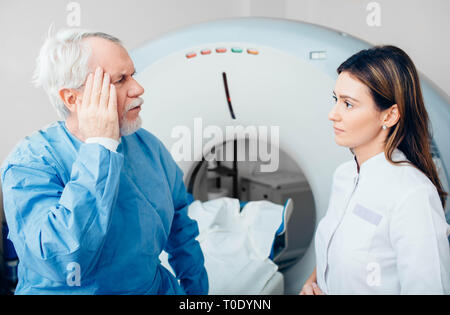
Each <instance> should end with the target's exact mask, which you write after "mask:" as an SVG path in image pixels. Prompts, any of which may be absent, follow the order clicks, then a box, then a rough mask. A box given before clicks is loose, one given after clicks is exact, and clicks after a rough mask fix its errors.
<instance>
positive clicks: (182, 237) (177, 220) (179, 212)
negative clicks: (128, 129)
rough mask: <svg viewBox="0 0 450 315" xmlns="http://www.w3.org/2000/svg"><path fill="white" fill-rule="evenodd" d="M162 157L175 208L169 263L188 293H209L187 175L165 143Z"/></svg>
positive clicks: (168, 244)
mask: <svg viewBox="0 0 450 315" xmlns="http://www.w3.org/2000/svg"><path fill="white" fill-rule="evenodd" d="M161 154H162V157H161V158H162V160H163V164H164V165H165V167H166V174H167V176H168V180H169V184H170V186H171V189H172V198H173V203H174V208H175V209H174V210H175V214H174V218H173V221H172V226H171V229H170V234H169V238H168V240H167V243H166V247H165V251H166V252H167V253H168V254H169V264H170V266H171V267H172V268H173V270H174V271H175V273H176V275H177V278H178V279H179V280H180V283H181V286H182V288H183V290H184V291H185V292H186V293H187V294H208V289H209V284H208V275H207V273H206V269H205V261H204V256H203V252H202V250H201V248H200V244H199V243H198V242H197V241H196V240H195V238H196V237H197V236H198V234H199V230H198V225H197V222H196V221H195V220H192V219H190V218H189V216H188V213H187V211H188V206H189V202H188V201H189V199H188V194H187V192H186V187H185V185H184V182H183V172H182V171H181V169H180V168H179V167H178V165H177V164H176V163H175V161H174V160H173V158H172V156H171V155H170V153H169V152H168V151H167V150H166V148H164V146H163V145H162V144H161Z"/></svg>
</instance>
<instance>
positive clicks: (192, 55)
mask: <svg viewBox="0 0 450 315" xmlns="http://www.w3.org/2000/svg"><path fill="white" fill-rule="evenodd" d="M194 57H197V54H196V53H195V52H190V53H188V54H186V58H188V59H191V58H194Z"/></svg>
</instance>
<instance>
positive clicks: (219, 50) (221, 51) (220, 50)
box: [216, 48, 227, 54]
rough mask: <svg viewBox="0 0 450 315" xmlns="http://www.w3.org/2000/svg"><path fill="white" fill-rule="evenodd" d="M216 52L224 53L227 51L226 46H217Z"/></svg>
mask: <svg viewBox="0 0 450 315" xmlns="http://www.w3.org/2000/svg"><path fill="white" fill-rule="evenodd" d="M216 52H217V53H219V54H223V53H226V52H227V49H226V48H217V49H216Z"/></svg>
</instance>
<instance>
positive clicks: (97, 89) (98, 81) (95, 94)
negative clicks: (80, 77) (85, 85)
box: [91, 67, 103, 105]
mask: <svg viewBox="0 0 450 315" xmlns="http://www.w3.org/2000/svg"><path fill="white" fill-rule="evenodd" d="M102 83H103V69H102V68H100V67H98V68H97V70H95V76H94V85H93V86H92V94H91V105H98V103H99V101H100V93H101V89H102Z"/></svg>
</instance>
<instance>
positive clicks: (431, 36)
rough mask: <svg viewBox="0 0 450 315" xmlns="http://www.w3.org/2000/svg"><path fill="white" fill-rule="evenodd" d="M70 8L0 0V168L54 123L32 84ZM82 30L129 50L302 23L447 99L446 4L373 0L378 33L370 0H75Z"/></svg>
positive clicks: (48, 0) (442, 0) (52, 0)
mask: <svg viewBox="0 0 450 315" xmlns="http://www.w3.org/2000/svg"><path fill="white" fill-rule="evenodd" d="M69 2H70V1H62V0H40V1H29V0H0V39H1V43H2V45H1V49H0V91H1V100H2V105H1V107H0V161H3V159H4V158H5V157H6V155H7V154H8V153H9V152H10V151H11V150H12V148H13V146H14V145H15V144H16V143H17V142H18V141H19V140H20V139H22V138H23V137H24V136H26V135H28V134H30V133H32V132H33V131H35V130H37V129H39V128H41V127H42V126H44V125H46V124H47V123H50V122H52V121H54V120H56V119H58V117H57V116H56V114H55V112H54V110H53V108H52V107H51V106H50V103H49V101H48V99H47V96H46V95H45V93H44V92H43V91H42V90H40V89H36V88H34V87H33V86H32V85H31V83H30V80H31V76H32V73H33V69H34V65H35V58H36V56H37V54H38V51H39V48H40V46H41V45H42V43H43V40H44V38H45V36H46V32H47V30H48V27H49V25H50V24H51V23H52V22H54V23H55V26H56V28H61V27H65V26H66V25H67V22H66V21H67V16H68V15H69V13H70V12H69V11H67V10H66V6H67V4H68V3H69ZM77 2H78V3H79V4H80V7H81V27H83V28H89V29H93V30H100V31H104V32H107V33H111V34H113V35H115V36H117V37H119V38H121V39H122V40H123V41H124V42H125V44H126V46H127V47H128V48H129V49H133V48H135V47H137V46H139V45H140V44H142V43H144V42H145V41H147V40H150V39H152V38H155V37H156V36H158V35H161V34H163V33H165V32H168V31H171V30H174V29H177V28H180V27H183V26H186V25H190V24H194V23H199V22H204V21H210V20H215V19H221V18H230V17H244V16H265V17H277V18H288V19H293V20H300V21H306V22H310V23H315V24H319V25H324V26H327V27H330V28H335V29H338V30H341V31H344V32H346V33H348V34H351V35H354V36H357V37H359V38H361V39H364V40H366V41H368V42H371V43H373V44H385V43H390V44H394V45H398V46H400V47H401V48H403V49H405V50H406V51H407V52H408V53H409V55H410V56H411V57H412V59H413V60H414V61H415V63H416V65H417V67H418V69H419V70H420V71H421V72H422V73H424V74H425V75H426V76H428V78H430V79H431V80H432V81H433V82H434V83H436V84H437V85H438V86H439V87H440V88H441V89H442V90H444V91H445V92H446V93H447V94H450V59H449V58H448V51H449V50H450V41H449V30H450V19H449V18H448V14H449V12H450V1H448V0H427V1H425V0H396V1H393V0H378V1H376V2H377V3H379V4H380V8H381V26H380V27H370V26H368V25H367V23H366V17H367V15H368V14H369V13H370V12H369V11H367V10H366V6H367V4H368V3H370V2H373V1H371V0H145V1H144V0H128V1H122V0H95V1H88V0H78V1H77Z"/></svg>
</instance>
